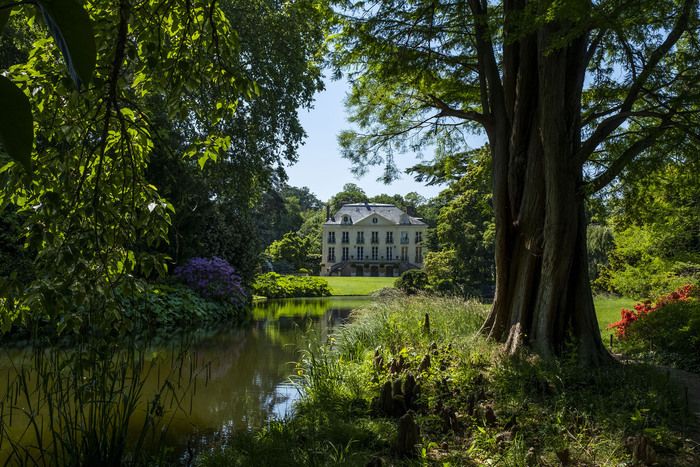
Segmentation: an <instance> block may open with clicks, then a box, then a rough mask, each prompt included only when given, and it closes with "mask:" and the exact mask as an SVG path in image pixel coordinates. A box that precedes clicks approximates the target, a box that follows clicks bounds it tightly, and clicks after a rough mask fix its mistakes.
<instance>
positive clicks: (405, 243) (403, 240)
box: [401, 238, 409, 245]
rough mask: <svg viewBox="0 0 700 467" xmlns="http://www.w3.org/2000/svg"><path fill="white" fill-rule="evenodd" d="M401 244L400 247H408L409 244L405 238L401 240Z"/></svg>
mask: <svg viewBox="0 0 700 467" xmlns="http://www.w3.org/2000/svg"><path fill="white" fill-rule="evenodd" d="M401 244H402V245H408V244H409V241H408V239H407V238H402V239H401Z"/></svg>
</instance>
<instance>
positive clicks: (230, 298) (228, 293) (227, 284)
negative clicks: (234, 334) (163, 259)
mask: <svg viewBox="0 0 700 467" xmlns="http://www.w3.org/2000/svg"><path fill="white" fill-rule="evenodd" d="M174 274H175V277H177V278H178V279H179V280H180V281H182V282H183V283H185V285H187V286H188V287H189V288H191V289H192V290H194V291H195V292H197V293H198V294H199V295H201V296H202V297H204V298H210V299H215V300H220V301H225V302H229V303H233V304H235V305H239V304H242V303H243V302H244V301H245V297H246V292H245V290H244V288H243V285H242V283H241V276H239V275H238V273H237V272H236V270H235V269H234V268H233V266H231V265H230V264H229V263H228V261H226V260H224V259H221V258H219V257H217V256H214V257H213V258H191V259H189V260H188V261H187V262H186V263H185V264H183V265H182V266H178V267H176V268H175V271H174Z"/></svg>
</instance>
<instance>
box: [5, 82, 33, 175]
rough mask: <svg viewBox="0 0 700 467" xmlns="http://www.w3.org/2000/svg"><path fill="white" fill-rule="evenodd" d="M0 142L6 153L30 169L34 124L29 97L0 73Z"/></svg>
mask: <svg viewBox="0 0 700 467" xmlns="http://www.w3.org/2000/svg"><path fill="white" fill-rule="evenodd" d="M0 102H2V110H0V142H1V143H2V146H3V147H4V149H5V151H6V152H7V154H8V155H9V156H10V157H11V158H12V159H14V160H15V161H16V162H18V163H20V164H22V166H24V168H25V170H26V171H27V172H29V173H31V171H32V159H31V155H32V144H33V142H34V125H33V123H32V108H31V105H30V104H29V99H27V96H25V95H24V93H23V92H22V91H21V90H20V89H19V88H18V87H17V86H15V83H13V82H12V81H10V80H9V79H7V78H6V77H4V76H1V75H0Z"/></svg>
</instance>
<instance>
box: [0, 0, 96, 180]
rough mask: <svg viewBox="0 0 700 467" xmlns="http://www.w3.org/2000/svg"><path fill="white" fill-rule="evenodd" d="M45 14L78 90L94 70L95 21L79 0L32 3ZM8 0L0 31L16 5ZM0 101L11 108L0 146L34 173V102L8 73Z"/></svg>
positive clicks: (0, 83) (0, 122)
mask: <svg viewBox="0 0 700 467" xmlns="http://www.w3.org/2000/svg"><path fill="white" fill-rule="evenodd" d="M31 4H32V5H33V6H35V7H36V8H37V9H38V10H39V11H40V12H41V14H42V16H43V19H44V23H45V24H46V26H47V27H48V29H49V32H50V34H51V35H52V36H53V39H54V41H55V42H56V45H57V46H58V48H59V50H60V51H61V53H62V54H63V58H64V60H65V62H66V66H67V67H68V71H69V72H70V75H71V77H72V78H73V81H74V82H75V84H76V86H77V87H78V90H80V88H81V86H82V85H83V84H86V83H87V82H89V81H90V79H91V78H92V74H93V72H94V69H95V56H96V51H95V37H94V33H93V29H92V23H91V21H90V18H89V16H88V14H87V13H86V12H85V10H84V8H83V7H82V5H81V4H80V3H79V2H77V1H76V0H48V1H47V0H37V1H36V2H32V3H31ZM16 6H19V5H16V4H12V3H6V4H3V5H2V10H0V33H2V29H3V28H4V26H5V24H6V23H7V21H8V19H9V17H10V13H11V11H12V9H13V7H16ZM0 100H2V102H4V103H5V105H7V108H9V109H12V112H11V113H9V112H8V113H4V114H1V115H0V143H1V145H0V149H2V150H3V151H4V152H6V153H7V154H8V155H9V156H10V157H11V158H12V159H14V161H15V162H17V163H19V164H21V165H22V166H23V167H24V169H25V170H26V172H27V173H28V174H31V152H32V146H33V139H34V130H33V128H32V127H33V121H32V111H31V105H30V103H29V100H28V99H27V96H26V95H25V93H24V92H22V90H21V89H19V88H18V87H17V86H16V85H15V84H14V83H13V82H12V81H10V80H9V79H8V78H6V77H5V76H2V77H0Z"/></svg>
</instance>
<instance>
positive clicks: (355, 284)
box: [323, 276, 396, 295]
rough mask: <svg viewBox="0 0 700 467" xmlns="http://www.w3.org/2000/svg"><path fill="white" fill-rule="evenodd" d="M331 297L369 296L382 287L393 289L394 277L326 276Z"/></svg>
mask: <svg viewBox="0 0 700 467" xmlns="http://www.w3.org/2000/svg"><path fill="white" fill-rule="evenodd" d="M323 279H325V280H327V281H328V286H329V287H330V288H331V293H332V294H333V295H369V294H371V293H372V292H376V291H377V290H379V289H382V288H384V287H393V286H394V281H395V280H396V278H395V277H342V276H327V277H323Z"/></svg>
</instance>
